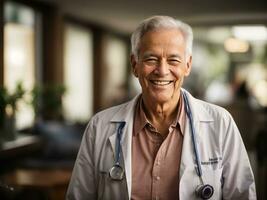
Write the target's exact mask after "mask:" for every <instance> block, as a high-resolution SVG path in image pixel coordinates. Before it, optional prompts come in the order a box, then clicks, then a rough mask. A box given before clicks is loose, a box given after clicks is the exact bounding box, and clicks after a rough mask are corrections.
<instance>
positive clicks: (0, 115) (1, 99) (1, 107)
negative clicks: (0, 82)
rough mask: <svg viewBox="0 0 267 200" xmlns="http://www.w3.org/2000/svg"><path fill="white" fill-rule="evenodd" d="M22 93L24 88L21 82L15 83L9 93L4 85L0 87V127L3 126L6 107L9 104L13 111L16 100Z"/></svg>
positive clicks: (21, 96)
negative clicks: (13, 88) (12, 90)
mask: <svg viewBox="0 0 267 200" xmlns="http://www.w3.org/2000/svg"><path fill="white" fill-rule="evenodd" d="M24 94H25V90H24V89H23V86H22V83H21V82H19V83H18V84H17V85H16V88H15V90H14V92H13V93H9V92H8V91H7V89H6V87H4V86H2V87H0V127H2V126H3V123H4V120H5V116H6V109H7V107H8V106H9V107H10V108H11V109H12V112H13V113H15V111H16V110H17V102H18V100H20V99H22V98H23V96H24Z"/></svg>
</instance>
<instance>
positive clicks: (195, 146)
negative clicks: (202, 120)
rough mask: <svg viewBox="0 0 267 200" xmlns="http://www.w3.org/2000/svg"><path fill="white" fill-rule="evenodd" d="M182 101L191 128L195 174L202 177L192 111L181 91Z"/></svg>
mask: <svg viewBox="0 0 267 200" xmlns="http://www.w3.org/2000/svg"><path fill="white" fill-rule="evenodd" d="M182 95H183V98H184V101H185V111H186V114H187V116H188V119H189V124H190V129H191V131H190V132H191V136H192V137H191V138H192V143H193V149H194V153H195V157H196V164H197V166H196V167H197V168H196V172H197V175H198V176H199V177H200V178H201V177H202V169H201V165H200V159H199V152H198V149H197V144H196V132H195V128H194V126H193V116H192V111H191V108H190V106H189V101H188V98H187V95H186V94H185V93H184V92H183V93H182Z"/></svg>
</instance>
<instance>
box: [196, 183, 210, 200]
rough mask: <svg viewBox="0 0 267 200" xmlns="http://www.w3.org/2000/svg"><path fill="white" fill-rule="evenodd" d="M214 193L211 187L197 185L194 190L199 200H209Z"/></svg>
mask: <svg viewBox="0 0 267 200" xmlns="http://www.w3.org/2000/svg"><path fill="white" fill-rule="evenodd" d="M213 193H214V189H213V187H212V186H211V185H209V184H205V185H199V186H198V187H197V188H196V195H197V196H198V197H200V198H201V199H210V198H211V197H212V195H213Z"/></svg>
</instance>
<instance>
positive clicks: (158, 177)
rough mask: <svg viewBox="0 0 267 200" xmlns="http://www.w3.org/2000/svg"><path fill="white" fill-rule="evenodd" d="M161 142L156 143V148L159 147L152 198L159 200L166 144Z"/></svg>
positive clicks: (153, 174) (153, 178)
mask: <svg viewBox="0 0 267 200" xmlns="http://www.w3.org/2000/svg"><path fill="white" fill-rule="evenodd" d="M163 143H164V142H163ZM163 143H162V144H161V143H160V142H159V143H157V144H156V148H158V151H157V154H156V157H155V160H154V164H153V170H152V200H159V199H160V193H161V190H160V184H161V178H162V177H161V175H162V173H161V167H162V159H163V157H162V156H163V153H162V151H163V149H164V145H163Z"/></svg>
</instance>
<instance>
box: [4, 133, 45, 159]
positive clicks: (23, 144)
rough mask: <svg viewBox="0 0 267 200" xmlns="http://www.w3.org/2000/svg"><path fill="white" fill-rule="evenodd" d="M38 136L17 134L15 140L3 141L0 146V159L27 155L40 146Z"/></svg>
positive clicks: (40, 142)
mask: <svg viewBox="0 0 267 200" xmlns="http://www.w3.org/2000/svg"><path fill="white" fill-rule="evenodd" d="M41 145H42V141H41V139H40V137H38V136H34V135H29V134H19V135H18V137H17V138H16V139H15V140H12V141H6V142H3V143H2V144H1V146H0V160H3V159H12V158H14V157H17V156H21V155H27V154H28V153H31V152H34V151H36V150H38V149H40V148H41Z"/></svg>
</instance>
